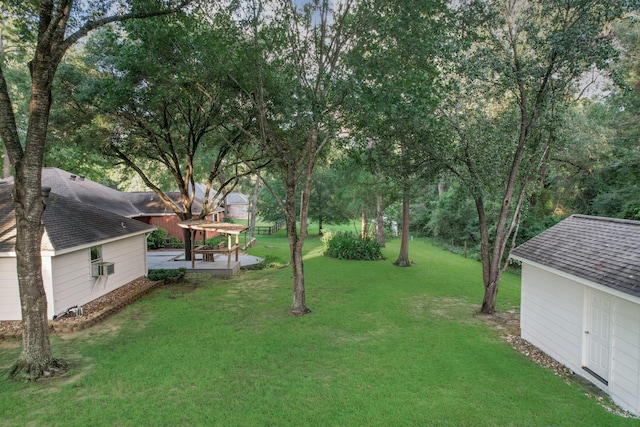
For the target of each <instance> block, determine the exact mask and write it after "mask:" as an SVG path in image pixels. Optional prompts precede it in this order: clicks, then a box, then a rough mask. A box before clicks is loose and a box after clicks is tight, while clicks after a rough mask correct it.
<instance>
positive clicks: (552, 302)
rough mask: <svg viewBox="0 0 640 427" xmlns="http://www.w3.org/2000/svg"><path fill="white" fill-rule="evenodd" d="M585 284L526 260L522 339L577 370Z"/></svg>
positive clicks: (579, 355)
mask: <svg viewBox="0 0 640 427" xmlns="http://www.w3.org/2000/svg"><path fill="white" fill-rule="evenodd" d="M583 307H584V287H583V286H582V285H580V284H577V283H575V282H572V281H571V280H569V279H565V278H563V277H559V276H556V275H554V274H552V273H550V272H548V271H545V270H542V269H540V268H537V267H534V266H531V265H529V264H526V263H523V265H522V298H521V308H520V327H521V334H522V338H524V339H525V340H527V341H529V342H530V343H531V344H533V345H535V346H536V347H538V348H540V349H541V350H542V351H544V352H545V353H547V354H548V355H550V356H551V357H553V358H554V359H556V360H558V361H559V362H560V363H562V364H564V365H565V366H567V367H568V368H570V369H572V370H573V371H575V372H579V371H580V370H581V368H582V338H583V332H584V331H583Z"/></svg>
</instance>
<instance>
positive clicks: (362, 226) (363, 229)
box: [360, 208, 367, 239]
mask: <svg viewBox="0 0 640 427" xmlns="http://www.w3.org/2000/svg"><path fill="white" fill-rule="evenodd" d="M360 235H361V236H362V238H363V239H364V238H366V237H367V211H366V210H365V209H364V208H362V214H361V215H360Z"/></svg>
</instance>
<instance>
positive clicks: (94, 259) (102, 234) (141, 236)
mask: <svg viewBox="0 0 640 427" xmlns="http://www.w3.org/2000/svg"><path fill="white" fill-rule="evenodd" d="M12 189H13V185H12V184H11V183H8V182H0V320H20V319H21V317H22V316H21V311H20V296H19V291H18V273H17V267H16V265H17V264H16V251H15V242H16V220H15V212H14V209H13V201H12V198H11V191H12ZM45 194H46V192H45ZM45 202H46V205H47V207H46V209H45V211H44V214H43V218H42V220H43V223H44V235H43V238H42V252H41V256H42V275H43V281H44V288H45V291H46V295H47V302H48V308H47V317H48V318H49V319H52V318H53V316H54V315H57V314H60V313H63V312H65V311H66V310H67V309H69V308H71V307H73V306H82V305H83V304H86V303H88V302H90V301H92V300H94V299H96V298H99V297H101V296H102V295H105V294H107V293H109V292H111V291H113V290H114V289H117V288H119V287H121V286H123V285H125V284H127V283H129V282H131V281H133V280H135V279H138V278H140V277H142V276H144V275H146V274H147V243H146V234H147V233H150V232H151V231H153V230H154V229H155V227H153V226H150V225H147V224H144V223H142V222H140V221H135V220H133V219H130V218H126V217H124V216H121V215H118V214H115V213H113V212H109V211H105V210H102V209H99V208H96V207H94V206H91V205H88V204H85V203H82V202H80V201H78V200H76V199H73V198H68V197H63V196H61V195H59V194H56V193H55V192H50V193H48V195H47V196H46V198H45Z"/></svg>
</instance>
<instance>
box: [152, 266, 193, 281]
mask: <svg viewBox="0 0 640 427" xmlns="http://www.w3.org/2000/svg"><path fill="white" fill-rule="evenodd" d="M185 274H187V269H186V268H184V267H180V268H178V269H175V270H174V269H163V268H161V269H157V270H149V274H147V277H148V278H149V279H151V280H154V281H156V280H164V281H165V282H179V281H181V280H182V279H184V276H185Z"/></svg>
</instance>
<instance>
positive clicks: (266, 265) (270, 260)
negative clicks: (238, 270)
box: [248, 254, 289, 270]
mask: <svg viewBox="0 0 640 427" xmlns="http://www.w3.org/2000/svg"><path fill="white" fill-rule="evenodd" d="M288 265H289V261H286V260H284V259H282V258H280V257H279V256H277V255H272V254H268V255H266V256H265V257H264V259H263V260H262V261H261V262H260V263H259V264H255V265H253V266H251V267H249V268H248V269H249V270H264V269H277V268H282V267H286V266H288Z"/></svg>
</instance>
